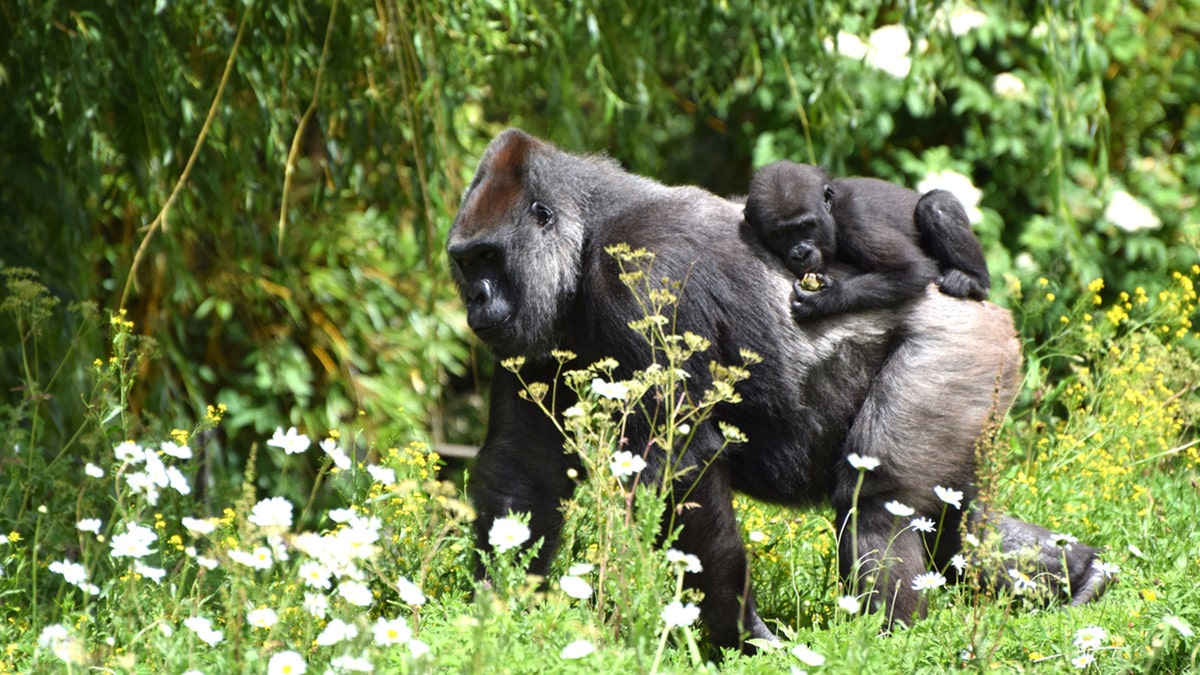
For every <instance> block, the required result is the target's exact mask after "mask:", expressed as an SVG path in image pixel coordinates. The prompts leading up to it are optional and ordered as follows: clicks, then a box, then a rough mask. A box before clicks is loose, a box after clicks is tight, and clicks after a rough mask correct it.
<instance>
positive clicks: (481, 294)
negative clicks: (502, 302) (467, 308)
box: [467, 281, 492, 307]
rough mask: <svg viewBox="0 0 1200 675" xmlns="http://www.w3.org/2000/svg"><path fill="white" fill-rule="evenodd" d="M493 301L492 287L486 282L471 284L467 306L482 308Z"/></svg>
mask: <svg viewBox="0 0 1200 675" xmlns="http://www.w3.org/2000/svg"><path fill="white" fill-rule="evenodd" d="M491 299H492V285H491V284H489V283H487V282H486V281H477V282H475V283H474V284H471V289H470V293H468V294H467V304H469V305H472V306H475V307H482V306H485V305H487V304H488V302H490V301H491Z"/></svg>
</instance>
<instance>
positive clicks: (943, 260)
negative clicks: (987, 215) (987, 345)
mask: <svg viewBox="0 0 1200 675" xmlns="http://www.w3.org/2000/svg"><path fill="white" fill-rule="evenodd" d="M913 225H915V226H916V228H917V235H918V237H919V238H920V242H921V248H922V249H924V250H925V253H926V254H928V255H929V257H931V258H933V259H934V260H935V261H936V262H937V264H938V270H939V271H940V272H941V278H939V279H938V288H939V289H941V291H942V292H943V293H945V294H946V295H950V296H953V297H956V298H972V299H974V300H986V299H987V296H988V291H989V290H990V289H991V284H992V281H991V275H989V274H988V269H987V261H986V260H985V259H984V257H983V247H982V246H980V245H979V240H978V239H976V238H975V234H974V233H972V232H971V222H970V219H969V218H967V212H966V211H965V210H964V209H963V206H962V203H960V202H959V201H958V198H957V197H955V196H954V195H953V194H951V193H950V192H947V191H946V190H931V191H930V192H927V193H925V194H924V195H922V196H921V199H920V200H919V201H918V202H917V208H916V209H915V210H914V211H913Z"/></svg>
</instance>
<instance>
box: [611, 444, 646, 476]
mask: <svg viewBox="0 0 1200 675" xmlns="http://www.w3.org/2000/svg"><path fill="white" fill-rule="evenodd" d="M610 468H611V469H612V472H613V475H614V476H616V477H617V478H625V477H626V476H632V475H633V474H635V473H638V472H639V471H641V470H642V469H645V468H646V460H644V459H642V458H641V457H640V456H639V455H635V454H633V453H632V452H629V451H628V450H622V451H621V452H615V453H613V458H612V464H611V465H610Z"/></svg>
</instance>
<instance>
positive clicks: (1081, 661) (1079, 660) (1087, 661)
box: [1071, 654, 1096, 670]
mask: <svg viewBox="0 0 1200 675" xmlns="http://www.w3.org/2000/svg"><path fill="white" fill-rule="evenodd" d="M1095 662H1096V657H1095V656H1093V655H1092V654H1080V655H1079V656H1076V657H1075V658H1073V659H1071V665H1072V666H1075V667H1076V668H1078V669H1079V670H1083V669H1084V668H1087V667H1088V666H1090V665H1092V664H1093V663H1095Z"/></svg>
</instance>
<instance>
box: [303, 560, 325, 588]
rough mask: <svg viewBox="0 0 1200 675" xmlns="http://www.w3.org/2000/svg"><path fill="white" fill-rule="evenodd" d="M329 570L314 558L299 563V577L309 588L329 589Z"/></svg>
mask: <svg viewBox="0 0 1200 675" xmlns="http://www.w3.org/2000/svg"><path fill="white" fill-rule="evenodd" d="M329 575H330V570H329V568H328V567H325V566H324V565H322V564H321V563H319V562H317V561H316V560H308V561H305V562H303V563H301V564H300V579H301V580H302V581H304V585H305V586H308V587H309V588H323V589H325V590H329V583H330V582H329Z"/></svg>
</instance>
